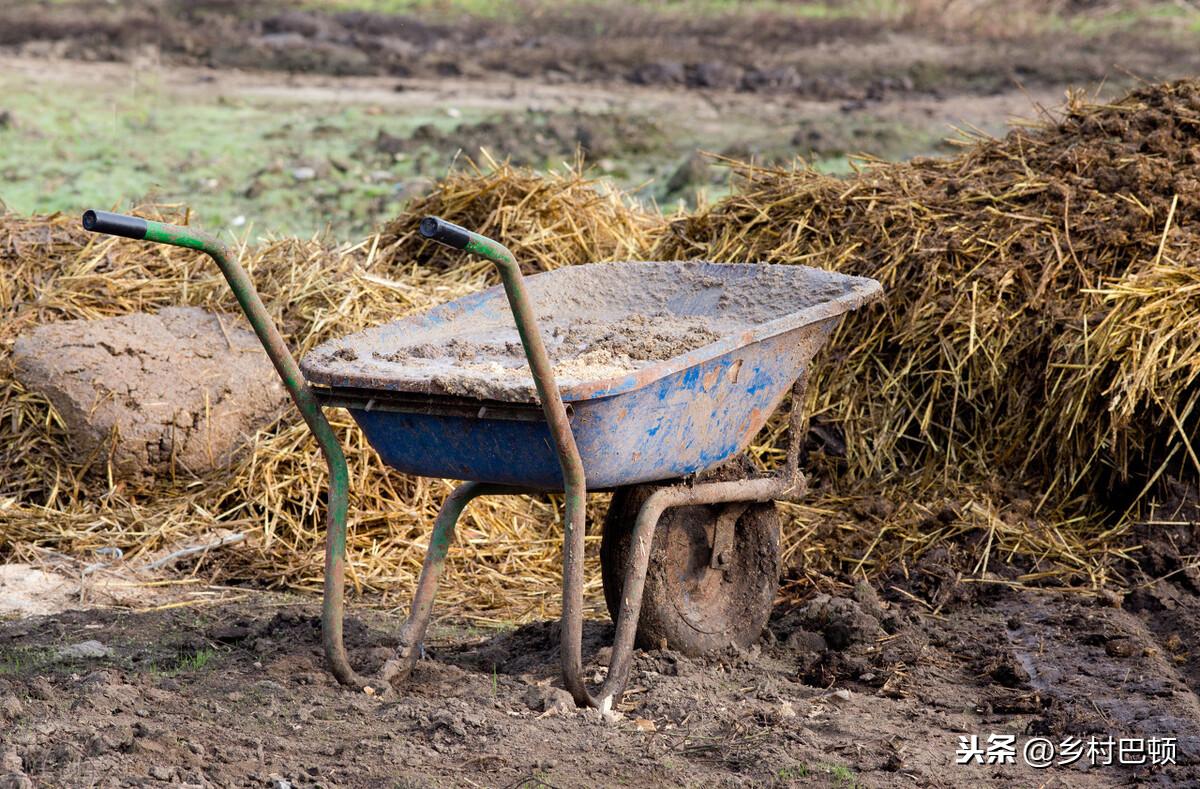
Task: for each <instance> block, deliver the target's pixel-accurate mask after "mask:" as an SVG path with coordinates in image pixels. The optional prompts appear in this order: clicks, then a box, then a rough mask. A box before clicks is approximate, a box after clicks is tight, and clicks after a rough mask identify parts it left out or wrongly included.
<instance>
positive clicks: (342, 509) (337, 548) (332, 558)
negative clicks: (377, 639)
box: [321, 451, 367, 690]
mask: <svg viewBox="0 0 1200 789" xmlns="http://www.w3.org/2000/svg"><path fill="white" fill-rule="evenodd" d="M326 459H327V460H328V461H329V513H328V515H327V516H326V524H325V598H324V601H323V602H322V604H321V643H322V645H323V646H324V647H325V662H326V663H328V664H329V670H330V671H332V672H333V676H335V677H337V681H338V682H340V683H342V684H343V685H348V686H350V687H353V688H357V689H359V690H361V689H362V688H364V687H366V686H367V682H366V680H364V679H363V678H362V677H360V676H359V675H358V674H357V673H356V672H355V671H354V669H353V668H351V667H350V660H349V659H348V658H347V657H346V645H345V642H344V641H343V639H342V615H343V613H344V609H345V575H346V504H347V496H348V489H349V487H350V482H349V473H348V472H347V470H346V459H345V457H343V456H342V454H341V452H340V451H339V452H338V453H337V455H336V457H334V456H329V455H326Z"/></svg>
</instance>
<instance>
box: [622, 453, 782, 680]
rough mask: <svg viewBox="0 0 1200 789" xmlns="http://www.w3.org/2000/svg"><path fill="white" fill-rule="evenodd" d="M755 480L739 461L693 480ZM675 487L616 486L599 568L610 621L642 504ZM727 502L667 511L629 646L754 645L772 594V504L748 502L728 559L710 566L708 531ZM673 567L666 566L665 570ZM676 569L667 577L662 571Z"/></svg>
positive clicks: (775, 530)
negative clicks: (723, 564)
mask: <svg viewBox="0 0 1200 789" xmlns="http://www.w3.org/2000/svg"><path fill="white" fill-rule="evenodd" d="M753 475H754V466H753V464H752V463H751V462H750V461H749V459H748V458H739V459H737V460H735V461H733V462H731V463H727V464H725V465H723V466H721V467H720V468H718V469H715V470H713V471H710V472H708V474H707V475H702V476H701V477H700V480H699V481H702V482H715V481H729V480H735V479H746V478H748V477H751V476H753ZM670 484H678V483H677V482H675V483H672V482H665V483H658V484H655V483H652V484H645V485H634V486H630V487H624V488H618V489H617V490H616V491H615V492H614V493H613V497H612V502H611V503H610V504H609V507H608V514H607V516H606V517H605V519H604V534H603V537H602V538H601V542H600V569H601V576H602V578H603V581H604V600H605V602H606V603H607V605H608V613H609V616H610V617H612V620H613V621H614V622H615V621H617V615H618V612H619V611H620V606H621V589H622V586H623V585H624V581H625V565H626V562H627V557H628V556H629V546H630V542H631V540H632V536H633V527H634V523H635V522H636V520H637V515H638V511H639V510H640V509H641V507H642V504H643V503H644V502H645V501H646V499H648V498H649V497H650V495H651V494H652V493H654V491H656V490H658V489H659V488H660V487H663V486H665V485H670ZM728 506H735V505H729V504H716V505H702V506H697V507H673V508H670V509H668V510H666V511H665V512H664V513H663V515H662V518H660V519H659V522H658V528H657V529H656V530H655V533H654V543H653V546H652V548H651V551H650V566H649V569H648V570H647V572H646V588H645V591H644V592H643V594H642V612H641V616H640V618H639V619H638V628H637V639H636V644H637V646H638V647H640V648H641V649H657V648H660V647H662V646H664V644H665V646H666V647H667V648H670V649H673V650H675V651H677V652H681V653H683V654H685V655H687V656H689V657H697V656H700V655H705V654H713V653H718V652H724V651H725V650H726V649H727V648H728V647H729V646H730V645H731V644H732V645H736V646H737V647H739V648H742V649H745V648H747V647H749V646H750V645H751V644H753V643H755V642H756V641H757V640H758V637H759V636H760V635H761V634H762V630H763V627H764V626H765V625H766V623H767V618H768V617H769V616H770V615H771V607H772V604H773V603H774V599H775V593H776V591H778V588H779V530H780V517H779V512H778V510H777V509H776V507H775V503H774V502H766V503H753V504H750V505H749V507H747V509H746V511H745V512H744V513H742V515H741V517H740V518H739V519H738V521H737V526H736V528H735V532H734V543H733V549H732V550H733V554H734V558H733V561H732V562H730V564H729V566H728V567H727V568H726V569H724V570H716V569H712V568H710V567H709V566H708V565H709V560H710V558H711V554H712V548H711V542H710V540H711V537H710V535H711V533H712V523H713V522H715V520H716V518H717V517H718V515H719V513H720V512H721V510H722V509H724V508H725V507H728ZM672 564H675V565H677V566H676V567H674V568H672V567H671V566H670V565H672ZM672 569H675V570H676V573H675V574H674V575H672V574H670V573H669V571H670V570H672Z"/></svg>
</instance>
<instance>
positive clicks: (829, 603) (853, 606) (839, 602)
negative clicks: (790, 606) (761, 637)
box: [789, 594, 883, 651]
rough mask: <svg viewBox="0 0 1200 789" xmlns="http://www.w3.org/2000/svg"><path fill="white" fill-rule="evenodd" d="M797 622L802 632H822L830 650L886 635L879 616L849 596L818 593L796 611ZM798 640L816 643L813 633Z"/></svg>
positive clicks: (846, 647)
mask: <svg viewBox="0 0 1200 789" xmlns="http://www.w3.org/2000/svg"><path fill="white" fill-rule="evenodd" d="M876 604H878V600H876ZM795 621H796V623H797V625H798V627H799V629H800V631H801V632H804V631H809V632H811V633H812V634H819V635H820V636H821V637H823V638H824V640H825V642H826V644H828V646H829V648H830V649H833V650H837V651H843V650H846V649H849V648H850V647H853V646H856V645H859V644H866V643H871V642H873V641H874V640H875V639H876V638H878V637H879V636H881V635H883V630H882V628H880V626H879V619H878V618H877V617H875V616H872V615H871V614H870V613H868V612H867V611H866V610H864V608H863V606H862V605H861V604H859V603H858V602H857V601H855V600H852V599H850V598H847V597H831V596H830V595H827V594H821V595H817V596H816V597H814V598H813V599H812V600H811V601H810V602H809V603H808V604H807V605H805V606H804V607H803V608H801V609H800V610H799V611H798V612H797V613H796V619H795ZM793 634H794V633H793ZM790 639H791V636H789V641H790ZM799 640H800V641H801V642H802V643H805V644H807V645H815V644H816V643H817V642H815V640H814V639H812V638H811V635H804V636H800V637H799Z"/></svg>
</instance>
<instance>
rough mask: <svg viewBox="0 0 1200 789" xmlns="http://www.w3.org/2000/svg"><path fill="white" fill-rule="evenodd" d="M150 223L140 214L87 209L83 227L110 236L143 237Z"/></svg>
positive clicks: (84, 214) (84, 213)
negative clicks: (139, 215) (133, 214)
mask: <svg viewBox="0 0 1200 789" xmlns="http://www.w3.org/2000/svg"><path fill="white" fill-rule="evenodd" d="M148 227H149V223H148V222H147V221H146V220H145V219H142V218H141V217H138V216H126V215H125V214H114V213H112V212H111V211H95V210H91V209H89V210H87V211H84V212H83V229H84V230H90V231H92V232H93V233H105V234H107V235H110V236H121V237H123V238H136V239H143V238H145V237H146V230H147V228H148Z"/></svg>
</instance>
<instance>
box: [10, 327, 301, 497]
mask: <svg viewBox="0 0 1200 789" xmlns="http://www.w3.org/2000/svg"><path fill="white" fill-rule="evenodd" d="M13 360H14V362H15V364H16V367H17V376H18V378H19V380H20V381H21V383H22V384H24V386H25V387H26V388H27V389H28V390H30V391H33V392H37V393H39V394H42V395H44V396H45V397H47V398H49V400H50V401H51V402H52V403H53V404H54V407H55V409H56V410H57V411H58V413H59V415H60V416H62V418H63V420H64V421H65V422H66V425H67V433H68V435H69V438H70V441H71V443H72V445H73V446H74V448H75V450H76V452H77V453H78V455H77V460H78V462H79V463H80V464H81V465H83V464H86V463H87V462H88V461H89V460H90V459H94V458H95V457H96V456H97V455H99V457H101V458H103V457H104V456H105V455H107V456H108V465H109V467H110V468H111V470H112V472H113V473H115V474H117V475H120V476H124V477H129V476H139V475H151V476H159V477H170V476H172V475H174V474H175V473H176V472H177V471H178V472H179V473H191V474H202V473H206V472H209V471H212V470H213V469H216V468H220V467H223V466H227V465H228V464H229V463H230V461H231V460H232V458H233V455H234V454H235V453H236V452H237V451H239V450H240V449H242V448H243V447H244V446H245V443H246V440H247V439H248V438H249V437H251V436H252V435H253V434H254V433H255V432H256V431H257V430H258V429H259V428H260V427H262V426H263V425H265V424H267V423H269V422H271V421H273V420H274V419H275V417H276V416H277V415H278V412H279V409H280V408H281V407H282V406H283V403H284V401H285V400H286V399H287V394H286V392H284V390H283V386H282V385H281V384H280V382H279V377H278V376H277V375H276V374H275V370H274V369H273V368H272V367H271V362H270V360H269V359H267V356H266V354H265V353H263V350H262V347H261V346H260V345H259V343H258V339H257V338H256V337H255V336H254V334H253V333H251V332H250V331H249V330H247V329H245V328H243V327H241V326H239V325H238V322H237V319H236V318H234V317H233V316H225V317H224V318H222V317H221V316H219V315H215V314H213V313H210V312H206V311H205V310H202V309H198V308H196V307H168V308H165V309H163V310H161V311H160V312H159V313H158V314H156V315H150V314H146V313H135V314H133V315H126V316H122V317H116V318H102V319H100V320H75V321H63V322H61V323H53V324H49V325H46V326H39V327H37V328H36V329H34V330H33V331H31V332H29V333H28V334H25V335H22V336H21V337H18V338H17V341H16V343H15V345H14V346H13ZM110 442H111V447H110ZM110 449H111V451H109V450H110Z"/></svg>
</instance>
